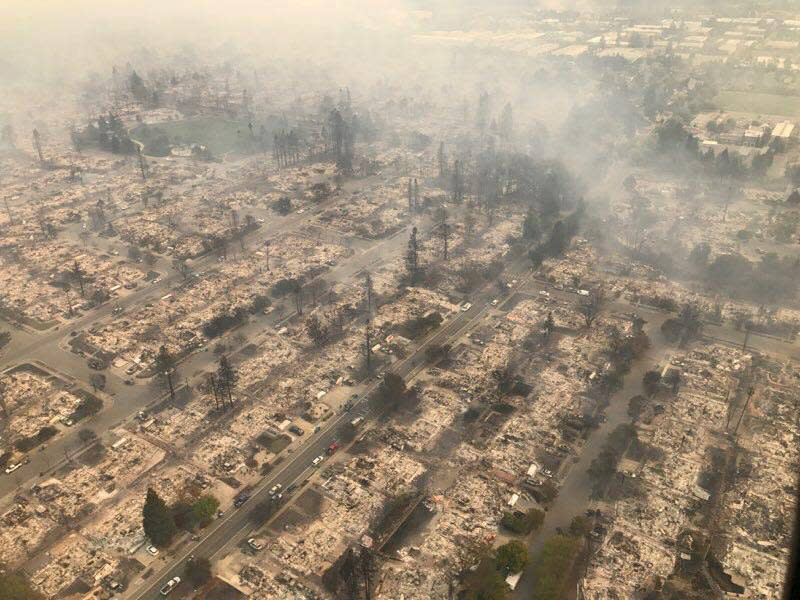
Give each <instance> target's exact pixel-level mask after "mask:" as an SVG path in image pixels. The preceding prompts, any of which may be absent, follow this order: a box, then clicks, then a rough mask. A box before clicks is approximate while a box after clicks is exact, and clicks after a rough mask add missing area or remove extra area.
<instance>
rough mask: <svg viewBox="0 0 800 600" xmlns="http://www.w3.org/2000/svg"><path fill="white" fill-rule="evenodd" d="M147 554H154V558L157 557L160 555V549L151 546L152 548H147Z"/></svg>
mask: <svg viewBox="0 0 800 600" xmlns="http://www.w3.org/2000/svg"><path fill="white" fill-rule="evenodd" d="M147 553H148V554H152V555H153V556H156V555H158V548H156V547H155V546H153V545H152V544H151V545H150V546H148V547H147Z"/></svg>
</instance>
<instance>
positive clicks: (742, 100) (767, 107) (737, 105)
mask: <svg viewBox="0 0 800 600" xmlns="http://www.w3.org/2000/svg"><path fill="white" fill-rule="evenodd" d="M714 103H715V104H716V105H717V106H718V107H719V108H721V109H723V110H726V111H731V112H744V113H753V114H756V115H782V116H785V117H798V116H800V96H780V95H778V94H762V93H759V92H733V91H727V92H720V93H719V94H718V95H717V96H716V97H715V98H714Z"/></svg>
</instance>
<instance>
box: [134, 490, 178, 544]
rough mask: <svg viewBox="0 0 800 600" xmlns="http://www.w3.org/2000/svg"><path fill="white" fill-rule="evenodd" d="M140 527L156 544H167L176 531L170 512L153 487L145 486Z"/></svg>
mask: <svg viewBox="0 0 800 600" xmlns="http://www.w3.org/2000/svg"><path fill="white" fill-rule="evenodd" d="M142 527H143V528H144V532H145V534H147V537H149V538H150V541H152V542H153V544H155V545H156V546H167V545H169V543H170V542H171V541H172V537H173V536H174V535H175V532H176V531H177V527H175V520H174V519H173V518H172V513H171V512H170V510H169V509H168V508H167V505H166V504H165V503H164V501H163V500H162V499H161V498H160V497H159V496H158V494H157V493H156V491H155V490H154V489H153V488H147V498H146V499H145V502H144V509H142Z"/></svg>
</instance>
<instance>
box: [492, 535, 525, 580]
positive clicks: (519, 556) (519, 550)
mask: <svg viewBox="0 0 800 600" xmlns="http://www.w3.org/2000/svg"><path fill="white" fill-rule="evenodd" d="M495 556H496V561H497V568H498V569H499V570H500V572H501V573H503V574H504V575H510V574H511V573H519V572H520V571H522V569H524V568H525V565H527V564H528V549H527V548H526V547H525V544H523V543H522V542H520V541H519V540H511V541H510V542H508V543H507V544H503V545H502V546H500V547H499V548H498V549H497V552H496V554H495Z"/></svg>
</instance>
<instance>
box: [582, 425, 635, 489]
mask: <svg viewBox="0 0 800 600" xmlns="http://www.w3.org/2000/svg"><path fill="white" fill-rule="evenodd" d="M635 439H637V434H636V427H634V426H633V425H631V424H630V423H623V424H622V425H619V426H617V427H616V428H615V429H614V430H613V431H612V432H611V433H610V434H609V435H608V438H607V439H606V442H605V444H604V445H603V449H602V450H601V451H600V454H598V456H597V458H595V459H594V460H593V461H592V464H590V465H589V470H588V473H589V477H591V478H592V480H593V482H594V490H595V493H596V494H597V495H598V496H602V495H603V491H604V488H605V486H606V485H607V484H608V483H609V482H610V481H611V480H612V478H613V477H614V475H615V474H616V472H617V465H618V464H619V461H620V459H621V458H622V456H623V455H624V454H625V451H626V450H627V449H628V446H629V445H630V444H631V442H632V441H633V440H635Z"/></svg>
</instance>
